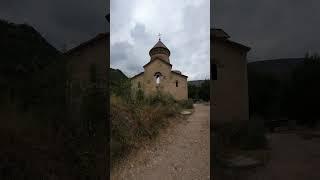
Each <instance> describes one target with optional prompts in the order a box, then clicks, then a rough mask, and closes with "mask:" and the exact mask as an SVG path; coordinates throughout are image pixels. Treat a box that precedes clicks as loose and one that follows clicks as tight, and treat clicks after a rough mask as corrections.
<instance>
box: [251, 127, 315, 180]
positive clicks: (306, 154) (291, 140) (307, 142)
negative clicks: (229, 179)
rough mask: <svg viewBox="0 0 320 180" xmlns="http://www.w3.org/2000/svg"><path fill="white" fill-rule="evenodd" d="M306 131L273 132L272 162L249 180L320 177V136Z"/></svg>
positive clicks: (271, 143) (311, 179) (311, 178)
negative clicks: (313, 135) (306, 134)
mask: <svg viewBox="0 0 320 180" xmlns="http://www.w3.org/2000/svg"><path fill="white" fill-rule="evenodd" d="M304 134H305V133H299V131H298V132H283V133H273V134H271V135H270V147H271V152H270V153H271V154H270V158H271V159H270V161H269V163H267V165H266V166H265V167H261V168H258V169H257V170H256V172H253V173H252V175H251V176H250V177H249V178H248V179H249V180H268V179H272V180H286V179H288V180H305V179H308V180H319V179H320V171H319V163H320V138H319V137H314V138H312V137H311V136H309V137H308V136H305V135H304ZM306 137H307V138H306Z"/></svg>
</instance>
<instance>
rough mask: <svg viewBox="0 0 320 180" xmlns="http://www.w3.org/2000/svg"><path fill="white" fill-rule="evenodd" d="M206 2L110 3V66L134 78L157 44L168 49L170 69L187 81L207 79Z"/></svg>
mask: <svg viewBox="0 0 320 180" xmlns="http://www.w3.org/2000/svg"><path fill="white" fill-rule="evenodd" d="M209 3H210V1H209V0H175V1H172V0H153V1H150V0H130V1H128V0H111V2H110V10H111V13H110V14H111V17H110V19H111V22H110V34H111V39H110V40H111V64H110V65H111V67H112V68H116V69H121V70H122V71H123V72H124V73H125V74H126V75H128V76H130V77H131V76H133V75H135V74H137V73H139V72H142V71H143V67H142V66H143V65H144V64H146V63H148V62H149V61H150V56H149V50H150V49H151V48H152V47H153V46H154V45H155V44H156V42H157V41H158V36H157V34H158V33H161V34H162V35H161V41H162V42H163V43H164V44H165V45H166V46H167V47H168V48H169V49H170V51H171V56H170V62H171V64H173V69H177V70H180V71H181V72H182V73H183V74H185V75H187V76H189V78H188V80H197V79H205V78H209V75H210V68H209V67H210V66H209V63H210V62H209V46H210V42H209V41H210V38H209V33H210V29H209V27H210V6H209Z"/></svg>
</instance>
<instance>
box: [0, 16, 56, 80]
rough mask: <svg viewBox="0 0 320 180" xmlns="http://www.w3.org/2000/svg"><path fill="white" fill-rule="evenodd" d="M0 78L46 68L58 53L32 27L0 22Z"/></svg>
mask: <svg viewBox="0 0 320 180" xmlns="http://www.w3.org/2000/svg"><path fill="white" fill-rule="evenodd" d="M0 39H1V41H0V48H1V54H0V61H1V63H0V76H2V77H4V78H9V77H14V76H16V75H17V71H23V72H34V71H36V70H37V69H42V68H44V67H45V66H47V65H48V64H49V63H51V61H52V60H53V59H56V57H57V56H59V55H60V52H59V51H58V50H57V49H55V48H54V47H53V46H52V45H50V44H49V43H48V42H47V41H46V40H45V39H44V38H43V37H42V36H41V35H40V34H39V33H38V32H37V31H36V30H35V29H34V28H33V27H31V26H29V25H26V24H14V23H9V22H6V21H4V20H0Z"/></svg>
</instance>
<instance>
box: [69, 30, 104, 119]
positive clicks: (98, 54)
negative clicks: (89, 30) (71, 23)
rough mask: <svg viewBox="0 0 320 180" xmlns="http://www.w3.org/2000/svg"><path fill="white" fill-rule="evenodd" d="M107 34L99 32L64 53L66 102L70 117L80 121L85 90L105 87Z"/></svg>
mask: <svg viewBox="0 0 320 180" xmlns="http://www.w3.org/2000/svg"><path fill="white" fill-rule="evenodd" d="M108 42H109V34H107V33H101V34H99V35H97V36H96V37H94V38H92V39H90V40H89V41H86V42H84V43H82V44H80V45H79V46H77V47H75V48H73V49H71V50H69V51H68V52H66V53H65V56H66V59H67V65H66V67H67V86H68V88H67V92H66V93H67V96H66V97H67V103H68V107H69V109H68V110H69V112H70V113H69V114H70V119H71V120H74V121H80V122H81V118H82V117H83V115H82V114H81V111H82V110H81V109H82V104H83V103H82V101H83V97H84V95H86V91H87V90H88V89H90V88H91V87H92V86H96V87H98V88H99V89H101V90H102V91H105V92H106V89H107V70H108V65H109V64H108V59H109V58H107V57H109V43H108Z"/></svg>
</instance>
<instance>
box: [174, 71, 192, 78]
mask: <svg viewBox="0 0 320 180" xmlns="http://www.w3.org/2000/svg"><path fill="white" fill-rule="evenodd" d="M171 72H172V73H174V74H176V75H180V76H183V77H185V78H188V76H186V75H183V74H181V73H178V72H176V71H171Z"/></svg>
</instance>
